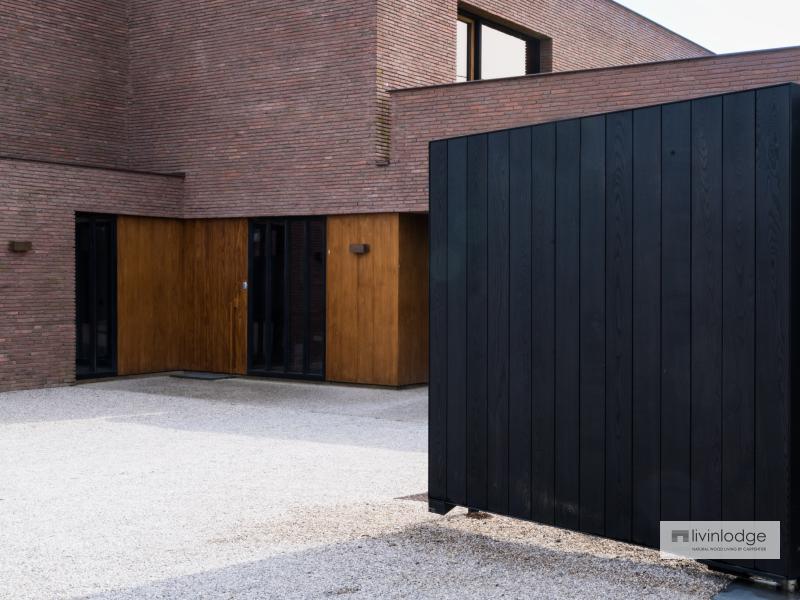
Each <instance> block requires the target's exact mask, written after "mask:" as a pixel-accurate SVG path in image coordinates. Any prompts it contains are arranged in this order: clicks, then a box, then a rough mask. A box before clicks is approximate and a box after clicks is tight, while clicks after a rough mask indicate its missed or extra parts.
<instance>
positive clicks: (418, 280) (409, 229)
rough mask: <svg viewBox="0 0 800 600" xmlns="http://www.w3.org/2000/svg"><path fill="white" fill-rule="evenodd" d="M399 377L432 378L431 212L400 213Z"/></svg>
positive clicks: (406, 380)
mask: <svg viewBox="0 0 800 600" xmlns="http://www.w3.org/2000/svg"><path fill="white" fill-rule="evenodd" d="M399 242H400V273H399V279H400V281H399V306H398V320H399V327H398V332H399V338H398V344H399V348H400V349H399V353H398V359H399V364H398V380H399V381H400V382H401V383H402V385H409V384H412V383H426V382H427V381H428V215H422V214H401V215H400V238H399Z"/></svg>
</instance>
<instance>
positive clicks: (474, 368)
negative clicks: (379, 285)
mask: <svg viewBox="0 0 800 600" xmlns="http://www.w3.org/2000/svg"><path fill="white" fill-rule="evenodd" d="M430 159H431V160H430V169H431V171H430V209H431V212H430V219H431V290H430V291H431V294H430V295H431V383H430V423H429V430H430V431H429V435H430V437H429V440H430V442H429V455H430V463H429V476H430V481H429V488H428V489H429V494H430V498H431V507H432V508H434V509H435V510H437V511H441V512H443V511H446V510H448V509H449V508H450V507H452V505H462V506H468V507H470V508H475V509H479V510H488V511H490V512H494V513H498V514H505V515H510V516H514V517H519V518H524V519H532V520H534V521H539V522H542V523H546V524H549V525H555V526H557V527H563V528H567V529H574V530H578V531H582V532H586V533H591V534H595V535H601V536H606V537H609V538H613V539H617V540H622V541H626V542H632V543H637V544H642V545H645V546H650V547H654V548H657V547H658V543H659V522H660V520H662V519H663V520H690V519H692V520H713V521H716V520H722V519H725V520H734V521H735V520H741V521H752V520H764V521H781V523H782V525H781V536H780V540H781V559H780V560H775V561H767V560H755V561H739V562H738V563H736V565H737V566H739V567H744V568H746V569H749V570H753V571H762V572H765V573H768V574H771V575H778V576H785V577H787V578H789V579H793V578H796V577H797V576H798V575H800V552H798V548H800V544H798V541H799V540H800V529H798V527H797V523H798V518H797V517H798V514H797V509H798V506H800V504H798V501H797V500H798V497H800V483H798V482H799V481H800V454H798V446H797V444H796V442H795V441H794V439H795V438H796V436H794V431H795V429H796V428H797V427H798V426H800V418H798V411H797V410H796V407H794V406H793V402H794V399H793V396H792V389H793V388H794V386H795V385H796V384H797V380H796V377H797V374H798V369H797V367H796V365H795V361H793V356H794V355H796V353H797V352H798V351H799V349H800V326H798V323H800V319H798V318H797V315H794V314H793V311H794V312H796V311H797V308H796V306H797V303H796V302H794V301H793V298H794V295H795V294H796V293H797V292H798V290H800V272H799V271H798V265H797V264H796V260H797V259H798V257H799V256H800V253H798V244H797V239H796V236H797V233H796V232H797V231H798V229H799V226H800V211H798V210H797V207H798V204H799V203H800V87H798V86H793V85H785V86H779V87H772V88H765V89H760V90H756V91H748V92H741V93H736V94H728V95H723V96H715V97H710V98H702V99H698V100H692V101H686V102H679V103H674V104H665V105H662V106H654V107H648V108H641V109H637V110H633V111H624V112H618V113H611V114H606V115H598V116H593V117H586V118H582V119H576V120H569V121H561V122H558V123H547V124H542V125H537V126H534V127H527V128H525V127H523V128H518V129H513V130H507V131H498V132H493V133H489V134H482V135H474V136H468V137H464V138H456V139H450V140H443V141H436V142H434V143H433V144H431V148H430ZM730 566H733V565H730Z"/></svg>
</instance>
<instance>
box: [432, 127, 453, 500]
mask: <svg viewBox="0 0 800 600" xmlns="http://www.w3.org/2000/svg"><path fill="white" fill-rule="evenodd" d="M447 172H448V169H447V142H433V143H432V144H431V146H430V214H429V217H428V219H429V220H428V224H429V227H430V267H429V277H430V283H429V294H430V309H429V310H430V318H429V323H430V330H429V345H430V353H429V357H428V361H429V364H430V372H429V385H428V494H429V496H430V497H431V498H433V499H436V500H442V501H443V500H446V498H447V319H446V318H445V317H444V315H446V313H447Z"/></svg>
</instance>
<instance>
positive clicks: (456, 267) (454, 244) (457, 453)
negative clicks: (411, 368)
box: [445, 138, 468, 505]
mask: <svg viewBox="0 0 800 600" xmlns="http://www.w3.org/2000/svg"><path fill="white" fill-rule="evenodd" d="M447 146H448V147H447V314H446V316H445V318H446V319H447V497H448V500H450V501H451V502H453V503H455V504H460V505H465V504H466V503H467V461H466V458H467V421H466V418H467V406H466V398H467V335H466V332H467V326H468V324H467V206H466V197H467V193H466V192H467V177H466V172H467V140H466V139H465V138H460V139H455V140H450V141H449V142H448V144H447Z"/></svg>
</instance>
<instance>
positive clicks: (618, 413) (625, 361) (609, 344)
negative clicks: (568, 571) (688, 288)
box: [605, 112, 633, 539]
mask: <svg viewBox="0 0 800 600" xmlns="http://www.w3.org/2000/svg"><path fill="white" fill-rule="evenodd" d="M632 127H633V115H632V113H631V112H622V113H615V114H613V115H609V116H608V119H607V135H606V145H607V146H606V147H607V154H606V194H607V197H606V204H607V208H606V471H605V477H606V535H607V536H609V537H612V538H616V539H630V535H631V461H632V447H631V416H632V409H631V403H632V398H631V369H632V367H631V363H632V359H633V358H632V330H631V320H632V317H633V306H632V298H631V295H632V292H631V290H632V252H633V232H632V229H631V227H632V220H633V207H632V199H633V198H632V196H633V189H632V186H633V135H632Z"/></svg>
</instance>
